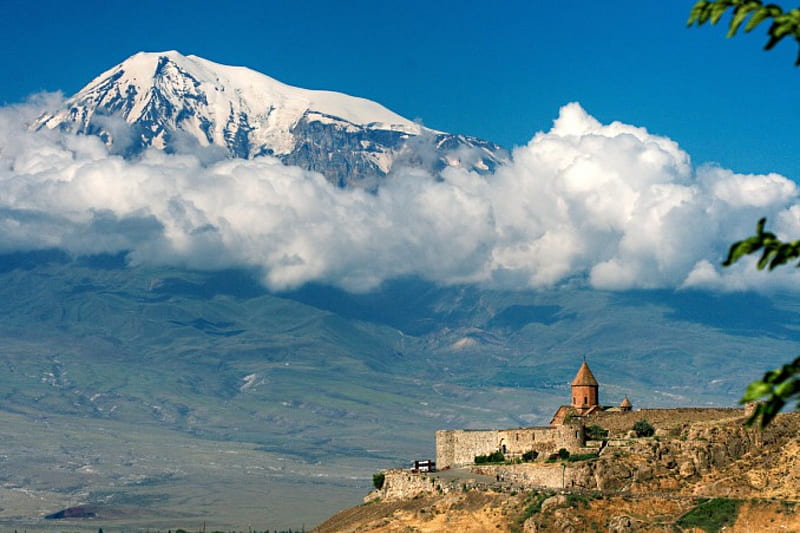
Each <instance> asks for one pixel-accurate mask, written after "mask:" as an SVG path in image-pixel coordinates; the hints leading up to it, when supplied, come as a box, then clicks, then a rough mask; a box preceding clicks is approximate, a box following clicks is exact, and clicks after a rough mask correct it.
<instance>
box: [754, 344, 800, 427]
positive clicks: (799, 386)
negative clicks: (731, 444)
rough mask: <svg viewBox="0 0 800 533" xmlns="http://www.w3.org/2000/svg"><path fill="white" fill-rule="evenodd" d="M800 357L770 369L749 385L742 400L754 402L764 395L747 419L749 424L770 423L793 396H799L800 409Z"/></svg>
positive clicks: (799, 407)
mask: <svg viewBox="0 0 800 533" xmlns="http://www.w3.org/2000/svg"><path fill="white" fill-rule="evenodd" d="M798 376H800V357H798V358H797V359H795V360H794V361H792V362H791V363H789V364H787V365H783V366H782V367H780V368H777V369H775V370H770V371H769V372H767V373H766V374H764V377H763V378H761V380H760V381H753V382H752V383H750V385H748V386H747V390H746V391H745V392H744V396H743V397H742V402H754V401H758V400H760V399H761V398H763V397H765V396H766V397H767V399H766V400H765V401H761V402H759V403H758V405H756V408H755V410H754V411H753V414H752V415H750V418H749V419H748V420H747V425H750V426H751V425H753V423H755V422H756V421H760V425H761V427H762V428H763V427H765V426H766V425H767V424H769V423H770V422H771V421H772V419H773V418H775V415H777V414H778V413H779V412H780V411H781V409H783V406H784V405H786V401H787V400H788V399H789V398H791V397H792V396H797V409H798V410H800V378H799V377H798Z"/></svg>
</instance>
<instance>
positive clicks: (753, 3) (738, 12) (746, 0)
mask: <svg viewBox="0 0 800 533" xmlns="http://www.w3.org/2000/svg"><path fill="white" fill-rule="evenodd" d="M729 9H732V12H733V16H732V17H731V20H730V23H729V24H728V37H733V36H734V35H736V32H738V31H739V28H741V27H742V24H744V23H745V20H746V21H747V23H746V24H744V31H745V32H747V33H749V32H751V31H753V29H755V28H756V26H758V25H759V24H761V23H762V22H764V21H765V20H771V21H772V24H771V25H770V27H769V29H768V30H767V35H769V40H768V41H767V44H766V46H764V49H765V50H771V49H772V48H774V47H775V45H776V44H778V43H779V42H781V40H783V38H785V37H790V36H791V37H794V39H795V40H796V41H797V42H798V44H799V45H800V8H795V9H792V10H789V11H784V10H783V8H781V7H780V6H779V5H777V4H767V5H764V3H763V2H762V1H761V0H701V1H700V2H697V3H696V4H695V5H694V7H693V8H692V11H691V13H690V14H689V22H688V25H689V26H692V25H693V24H695V23H696V24H697V25H698V26H702V25H703V24H705V23H706V22H710V23H711V24H716V23H717V22H719V21H720V19H721V18H722V15H724V14H725V12H727V11H728V10H729ZM794 64H795V65H800V50H798V54H797V59H796V60H795V63H794Z"/></svg>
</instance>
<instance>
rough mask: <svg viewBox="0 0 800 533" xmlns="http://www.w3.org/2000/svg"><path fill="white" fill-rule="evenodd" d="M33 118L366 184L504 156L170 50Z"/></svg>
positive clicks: (345, 101)
mask: <svg viewBox="0 0 800 533" xmlns="http://www.w3.org/2000/svg"><path fill="white" fill-rule="evenodd" d="M31 128H32V129H34V130H41V129H45V128H46V129H59V130H62V131H67V132H71V133H76V134H84V135H97V136H99V137H100V138H101V139H103V141H104V142H105V143H106V145H107V146H109V148H110V149H111V150H112V151H115V152H117V153H121V154H122V155H123V156H126V157H135V156H136V155H138V154H139V153H141V152H142V151H144V150H145V149H147V148H149V147H153V148H156V149H160V150H165V151H168V152H176V151H178V152H179V151H187V150H188V151H196V150H197V149H202V148H216V149H217V150H219V151H221V152H222V153H224V155H226V156H227V157H234V158H243V159H252V158H253V157H259V156H263V155H271V156H274V157H277V158H278V159H280V160H281V161H283V162H284V163H286V164H290V165H297V166H301V167H303V168H306V169H309V170H315V171H318V172H321V173H322V174H324V175H325V177H326V178H327V179H328V180H329V181H331V182H333V183H336V184H337V185H339V186H347V185H355V186H364V187H370V186H373V183H374V180H375V179H379V178H383V177H385V176H386V175H388V174H389V173H390V172H391V171H392V169H393V167H394V165H395V163H396V162H398V161H399V162H401V163H402V165H404V166H413V167H424V168H426V169H427V170H430V171H431V172H437V171H440V170H441V169H443V168H445V167H447V166H465V167H467V168H470V169H472V170H475V171H478V172H487V171H491V170H492V169H494V168H495V167H496V166H497V165H498V164H501V163H502V162H504V161H506V160H507V159H508V155H507V153H506V151H505V150H504V149H502V148H501V147H499V146H498V145H496V144H494V143H491V142H489V141H484V140H481V139H477V138H475V137H468V136H465V135H454V134H449V133H445V132H441V131H437V130H433V129H430V128H426V127H424V126H422V125H421V124H419V123H417V122H414V121H412V120H409V119H407V118H404V117H402V116H400V115H398V114H396V113H394V112H393V111H391V110H389V109H387V108H386V107H384V106H382V105H380V104H378V103H376V102H373V101H371V100H367V99H365V98H360V97H355V96H350V95H346V94H344V93H338V92H333V91H322V90H311V89H303V88H299V87H293V86H290V85H287V84H285V83H282V82H280V81H278V80H275V79H273V78H271V77H269V76H267V75H265V74H261V73H259V72H256V71H253V70H251V69H248V68H246V67H234V66H227V65H222V64H219V63H214V62H212V61H209V60H206V59H203V58H200V57H198V56H194V55H188V56H184V55H182V54H180V53H179V52H177V51H174V50H172V51H167V52H139V53H137V54H135V55H133V56H131V57H129V58H128V59H126V60H125V61H123V62H122V63H120V64H118V65H115V66H114V67H111V68H110V69H108V70H106V71H104V72H103V73H102V74H100V75H99V76H97V77H96V78H95V79H94V80H92V81H91V82H90V83H89V84H87V85H86V86H85V87H84V88H82V89H81V90H80V91H78V92H77V93H76V94H75V95H74V96H72V97H70V98H69V99H67V100H66V102H64V105H63V106H62V107H61V108H60V109H59V110H56V111H53V112H47V113H44V114H42V115H41V116H40V117H39V118H38V119H37V120H36V121H35V122H34V123H33V124H32V125H31ZM427 152H430V153H427ZM431 153H432V154H434V157H431Z"/></svg>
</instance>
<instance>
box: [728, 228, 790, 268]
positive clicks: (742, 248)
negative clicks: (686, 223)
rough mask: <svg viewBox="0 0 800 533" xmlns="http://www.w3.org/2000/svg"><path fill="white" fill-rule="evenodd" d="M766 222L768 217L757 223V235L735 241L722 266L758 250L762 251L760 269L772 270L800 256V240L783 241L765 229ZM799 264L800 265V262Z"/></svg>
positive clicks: (759, 262)
mask: <svg viewBox="0 0 800 533" xmlns="http://www.w3.org/2000/svg"><path fill="white" fill-rule="evenodd" d="M766 223H767V219H766V218H762V219H761V220H759V221H758V224H756V234H755V235H753V236H752V237H748V238H747V239H744V240H742V241H739V242H735V243H733V244H732V245H731V248H730V250H728V257H727V258H726V259H725V261H724V262H723V263H722V266H726V267H727V266H731V265H732V264H734V263H735V262H736V261H738V260H739V259H740V258H742V257H744V256H745V255H750V254H754V253H756V252H758V251H762V252H761V258H760V259H759V260H758V269H759V270H764V268H766V267H769V269H770V270H772V269H773V268H775V267H777V266H781V265H785V264H786V263H788V262H790V261H794V260H795V259H798V258H800V241H792V242H783V241H781V240H780V239H778V238H777V237H776V236H775V234H774V233H770V232H768V231H764V225H765V224H766ZM797 266H798V267H800V263H798V264H797Z"/></svg>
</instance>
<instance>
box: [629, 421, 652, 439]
mask: <svg viewBox="0 0 800 533" xmlns="http://www.w3.org/2000/svg"><path fill="white" fill-rule="evenodd" d="M633 431H634V432H635V433H636V436H637V437H652V436H653V434H655V432H656V430H655V428H654V427H653V425H652V424H651V423H650V422H648V421H647V420H645V419H644V418H642V419H641V420H637V421H636V422H635V423H634V424H633Z"/></svg>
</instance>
